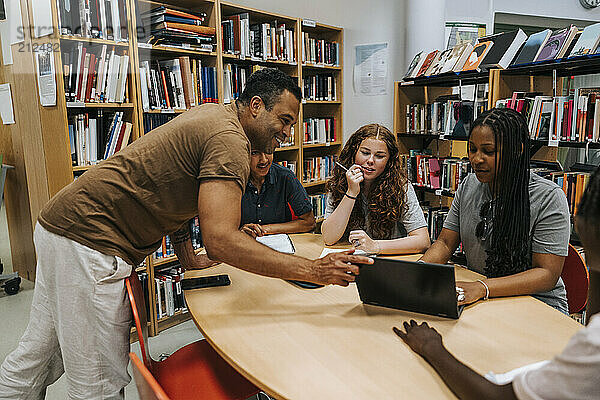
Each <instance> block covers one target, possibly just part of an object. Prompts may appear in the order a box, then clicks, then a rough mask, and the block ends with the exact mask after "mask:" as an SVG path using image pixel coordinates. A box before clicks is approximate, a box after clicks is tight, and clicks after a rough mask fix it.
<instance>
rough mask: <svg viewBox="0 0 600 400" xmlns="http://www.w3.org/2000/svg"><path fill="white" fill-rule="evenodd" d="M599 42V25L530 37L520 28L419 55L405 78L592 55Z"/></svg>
mask: <svg viewBox="0 0 600 400" xmlns="http://www.w3.org/2000/svg"><path fill="white" fill-rule="evenodd" d="M599 43H600V23H597V24H593V25H589V26H587V27H585V28H584V29H579V28H577V27H576V26H574V25H571V26H569V27H565V28H562V29H557V30H555V31H552V30H550V29H545V30H543V31H541V32H537V33H534V34H532V35H530V36H529V37H528V36H527V35H526V34H525V33H524V32H523V31H522V30H521V29H518V30H516V31H511V32H502V33H498V34H495V35H490V36H485V37H482V38H479V39H478V40H477V43H475V44H471V43H468V42H467V43H461V44H458V45H456V46H454V47H453V48H451V49H446V50H443V51H439V50H434V51H432V52H420V53H418V54H417V55H415V57H414V58H413V60H412V62H411V64H410V66H409V68H408V71H407V72H406V74H405V76H404V79H409V78H417V77H421V76H433V75H439V74H444V73H446V72H460V71H474V70H477V71H481V70H487V69H490V68H502V69H505V68H508V67H509V66H511V67H512V66H519V65H527V64H532V63H543V62H553V61H555V60H562V59H567V58H576V57H581V56H586V55H593V54H598V53H600V48H599V46H598V44H599Z"/></svg>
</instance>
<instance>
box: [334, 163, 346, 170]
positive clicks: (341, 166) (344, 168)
mask: <svg viewBox="0 0 600 400" xmlns="http://www.w3.org/2000/svg"><path fill="white" fill-rule="evenodd" d="M335 163H336V164H337V166H338V167H340V168H341V169H343V170H344V171H346V172H348V168H346V167H344V166H343V165H342V164H340V163H339V162H337V161H336V162H335Z"/></svg>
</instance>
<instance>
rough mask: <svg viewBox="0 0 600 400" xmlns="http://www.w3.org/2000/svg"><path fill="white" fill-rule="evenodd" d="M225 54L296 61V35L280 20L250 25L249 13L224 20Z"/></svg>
mask: <svg viewBox="0 0 600 400" xmlns="http://www.w3.org/2000/svg"><path fill="white" fill-rule="evenodd" d="M221 30H222V33H223V35H222V42H223V52H224V53H228V54H235V55H238V56H239V57H240V58H241V59H243V60H244V59H247V58H249V59H254V60H262V61H267V60H278V61H287V62H290V63H295V62H296V32H295V31H294V30H293V29H289V28H288V27H287V26H286V25H285V24H284V23H281V22H278V21H277V20H275V21H273V22H271V23H255V24H252V23H250V14H248V13H242V14H236V15H229V16H224V17H222V21H221Z"/></svg>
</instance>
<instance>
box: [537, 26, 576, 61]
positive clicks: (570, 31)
mask: <svg viewBox="0 0 600 400" xmlns="http://www.w3.org/2000/svg"><path fill="white" fill-rule="evenodd" d="M577 31H578V29H577V27H576V26H575V25H571V26H569V27H566V28H562V29H558V30H555V31H553V32H552V35H550V37H549V38H548V40H547V41H546V44H545V45H544V47H543V48H542V50H540V53H539V54H538V56H537V57H536V58H535V61H536V62H537V61H550V60H559V59H561V58H563V57H564V56H565V54H566V51H567V49H568V48H569V45H570V43H571V41H572V40H573V38H574V37H575V35H576V34H577Z"/></svg>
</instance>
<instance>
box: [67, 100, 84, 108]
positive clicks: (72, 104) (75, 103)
mask: <svg viewBox="0 0 600 400" xmlns="http://www.w3.org/2000/svg"><path fill="white" fill-rule="evenodd" d="M67 107H85V103H83V102H81V101H67Z"/></svg>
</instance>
